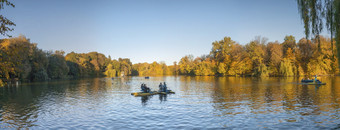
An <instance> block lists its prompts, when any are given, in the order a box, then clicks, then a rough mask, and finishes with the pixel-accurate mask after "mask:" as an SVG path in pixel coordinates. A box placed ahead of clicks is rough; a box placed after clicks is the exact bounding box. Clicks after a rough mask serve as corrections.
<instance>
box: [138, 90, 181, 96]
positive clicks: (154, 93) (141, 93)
mask: <svg viewBox="0 0 340 130" xmlns="http://www.w3.org/2000/svg"><path fill="white" fill-rule="evenodd" d="M156 94H163V95H164V94H175V92H174V91H172V90H168V91H167V92H158V91H151V92H146V93H145V92H134V93H131V95H133V96H135V97H139V96H151V95H156Z"/></svg>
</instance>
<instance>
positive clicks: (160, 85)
mask: <svg viewBox="0 0 340 130" xmlns="http://www.w3.org/2000/svg"><path fill="white" fill-rule="evenodd" d="M158 87H159V92H162V91H163V84H162V82H161V83H160V84H159V86H158Z"/></svg>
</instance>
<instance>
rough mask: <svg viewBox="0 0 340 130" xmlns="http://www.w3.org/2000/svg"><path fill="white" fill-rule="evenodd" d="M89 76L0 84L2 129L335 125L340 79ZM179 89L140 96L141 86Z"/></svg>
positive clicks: (338, 124) (338, 117) (339, 117)
mask: <svg viewBox="0 0 340 130" xmlns="http://www.w3.org/2000/svg"><path fill="white" fill-rule="evenodd" d="M299 80H300V79H299V78H282V77H281V78H252V77H212V76H196V77H190V76H163V77H150V78H149V79H145V78H144V77H124V78H114V79H111V78H87V79H79V80H60V81H50V82H35V83H23V84H20V85H13V86H6V87H1V88H0V129H2V128H29V129H63V128H66V129H233V128H235V129H240V128H242V129H265V128H269V129H297V128H299V129H333V128H334V129H336V128H338V129H339V128H340V106H339V105H340V77H320V80H321V81H323V82H326V83H327V84H326V85H322V86H316V85H300V84H297V82H298V81H299ZM160 82H166V83H167V86H168V88H169V89H171V90H172V91H174V92H176V93H175V94H168V95H153V96H146V97H134V96H132V95H131V93H132V92H138V91H140V85H141V83H145V84H146V85H147V86H148V87H150V88H151V89H152V90H158V85H159V83H160Z"/></svg>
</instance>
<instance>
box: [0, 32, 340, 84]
mask: <svg viewBox="0 0 340 130" xmlns="http://www.w3.org/2000/svg"><path fill="white" fill-rule="evenodd" d="M319 41H320V51H318V43H319ZM334 45H335V44H334V43H333V44H331V40H330V38H325V37H322V36H320V40H314V39H312V40H306V39H300V40H299V41H298V42H296V40H295V38H294V37H293V36H286V37H285V38H284V42H283V43H279V42H267V40H266V38H261V37H256V38H255V39H254V40H253V41H251V42H249V43H247V44H245V45H241V44H239V43H236V42H235V41H233V40H232V39H231V38H230V37H225V38H223V39H222V40H220V41H215V42H213V43H212V49H211V52H210V54H206V55H203V56H200V57H194V56H192V55H187V56H184V57H182V58H181V59H180V61H179V62H178V63H177V62H174V64H173V65H166V64H165V63H164V62H160V63H158V62H153V63H137V64H132V62H131V61H130V59H128V58H119V59H111V57H110V56H108V57H106V56H105V55H104V54H101V53H98V52H89V53H75V52H70V53H68V54H65V52H64V51H54V52H52V51H44V50H42V49H39V48H38V47H37V44H36V43H31V42H30V40H29V39H27V38H26V37H25V36H19V37H15V38H8V39H2V40H0V56H1V58H0V70H1V71H0V78H1V80H0V85H4V84H5V83H6V82H10V81H11V80H20V81H44V80H50V79H64V78H77V77H92V76H108V77H116V76H128V75H140V76H151V75H199V76H201V75H202V76H206V75H211V76H301V75H315V74H318V75H329V74H330V75H333V74H336V73H337V72H338V71H339V70H338V67H337V66H338V64H337V63H338V62H337V61H338V59H337V57H336V55H335V54H336V53H337V52H336V51H337V50H336V49H335V47H334Z"/></svg>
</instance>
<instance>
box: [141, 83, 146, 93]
mask: <svg viewBox="0 0 340 130" xmlns="http://www.w3.org/2000/svg"><path fill="white" fill-rule="evenodd" d="M140 88H141V89H142V91H143V92H144V93H145V92H146V88H145V86H144V84H142V86H141V87H140Z"/></svg>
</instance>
